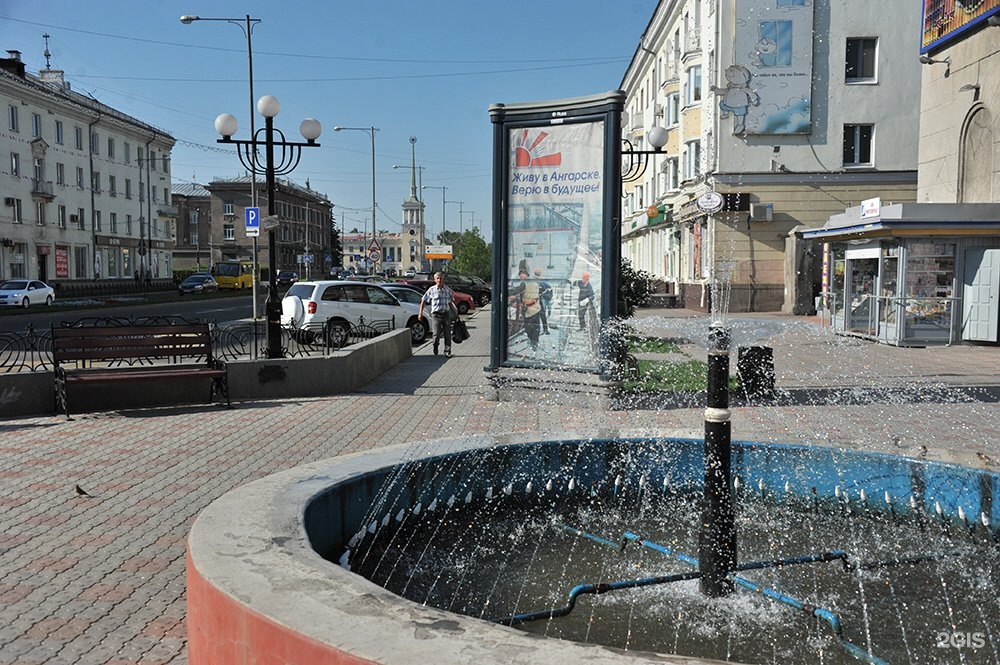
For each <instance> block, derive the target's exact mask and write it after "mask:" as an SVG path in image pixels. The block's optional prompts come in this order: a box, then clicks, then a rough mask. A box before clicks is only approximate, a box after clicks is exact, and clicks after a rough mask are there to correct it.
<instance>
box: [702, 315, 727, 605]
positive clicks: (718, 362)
mask: <svg viewBox="0 0 1000 665" xmlns="http://www.w3.org/2000/svg"><path fill="white" fill-rule="evenodd" d="M729 339H730V336H729V330H728V329H726V327H725V326H724V325H723V324H722V323H721V322H718V321H717V322H714V323H712V324H711V325H710V326H709V332H708V403H707V405H706V408H705V488H704V494H703V497H702V509H701V529H700V530H699V534H698V569H699V572H700V573H701V581H700V585H701V592H702V593H703V594H705V595H706V596H728V595H730V594H731V593H733V591H735V584H734V583H733V581H732V580H731V579H730V578H729V574H730V573H732V572H733V570H734V569H735V568H736V518H735V513H734V511H733V496H732V483H731V480H732V464H731V448H732V424H731V422H730V413H729Z"/></svg>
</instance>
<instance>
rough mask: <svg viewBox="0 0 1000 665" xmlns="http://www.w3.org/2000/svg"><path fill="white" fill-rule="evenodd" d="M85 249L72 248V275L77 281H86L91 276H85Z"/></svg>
mask: <svg viewBox="0 0 1000 665" xmlns="http://www.w3.org/2000/svg"><path fill="white" fill-rule="evenodd" d="M87 249H88V248H87V247H74V248H73V265H74V272H73V274H74V275H75V276H76V278H77V279H87V278H88V277H92V275H88V274H87Z"/></svg>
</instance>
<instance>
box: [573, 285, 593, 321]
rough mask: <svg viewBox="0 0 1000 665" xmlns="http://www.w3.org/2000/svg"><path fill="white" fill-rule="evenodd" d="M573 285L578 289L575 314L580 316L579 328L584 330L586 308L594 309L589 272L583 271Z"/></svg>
mask: <svg viewBox="0 0 1000 665" xmlns="http://www.w3.org/2000/svg"><path fill="white" fill-rule="evenodd" d="M574 286H575V287H576V288H578V289H579V292H578V293H577V314H578V315H579V317H580V330H585V329H586V328H587V310H591V311H593V310H594V286H593V284H591V283H590V273H589V272H585V273H583V274H582V275H581V276H580V279H578V280H577V281H576V283H575V284H574Z"/></svg>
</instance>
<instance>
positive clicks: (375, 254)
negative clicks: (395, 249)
mask: <svg viewBox="0 0 1000 665" xmlns="http://www.w3.org/2000/svg"><path fill="white" fill-rule="evenodd" d="M368 258H369V259H371V260H372V263H378V261H379V259H381V258H382V252H380V251H378V250H377V249H373V250H372V251H370V252H368Z"/></svg>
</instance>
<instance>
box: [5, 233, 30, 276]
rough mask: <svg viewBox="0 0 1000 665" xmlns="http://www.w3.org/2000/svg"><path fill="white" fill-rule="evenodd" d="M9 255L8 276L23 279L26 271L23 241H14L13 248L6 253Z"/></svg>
mask: <svg viewBox="0 0 1000 665" xmlns="http://www.w3.org/2000/svg"><path fill="white" fill-rule="evenodd" d="M7 256H9V257H10V276H11V277H12V278H14V279H24V278H25V277H27V275H28V273H27V271H26V270H25V269H24V262H25V257H26V256H27V253H26V252H25V246H24V243H23V242H15V243H14V247H13V249H12V250H11V251H10V252H9V253H8V254H7Z"/></svg>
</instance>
